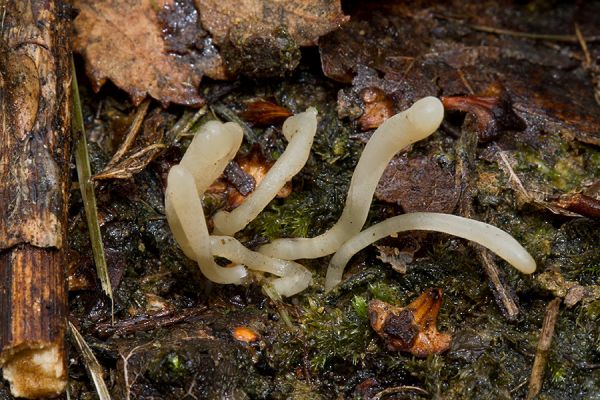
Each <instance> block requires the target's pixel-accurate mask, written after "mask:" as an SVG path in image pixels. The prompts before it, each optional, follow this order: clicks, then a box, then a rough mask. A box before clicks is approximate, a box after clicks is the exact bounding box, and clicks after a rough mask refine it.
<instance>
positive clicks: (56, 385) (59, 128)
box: [0, 0, 71, 398]
mask: <svg viewBox="0 0 600 400" xmlns="http://www.w3.org/2000/svg"><path fill="white" fill-rule="evenodd" d="M68 22H69V21H68V16H67V9H66V5H64V4H63V3H62V2H61V1H59V0H57V1H53V0H30V1H21V0H0V312H1V315H0V348H1V353H0V362H1V363H2V367H3V374H4V378H5V379H7V380H9V381H10V384H11V391H12V393H13V395H15V396H20V397H27V398H37V397H48V396H53V395H57V394H59V393H61V392H62V390H63V389H64V386H65V384H66V368H65V357H64V341H63V340H64V332H65V322H66V318H65V311H66V306H65V304H66V290H65V279H64V266H65V264H66V263H65V262H64V251H63V246H64V243H65V228H66V209H67V195H68V183H69V179H68V176H69V153H70V151H69V150H70V110H71V95H70V93H71V92H70V85H71V68H70V60H69V55H70V52H69V50H70V49H69V45H68V39H67V38H68V35H67V27H68Z"/></svg>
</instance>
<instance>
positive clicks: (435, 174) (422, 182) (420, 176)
mask: <svg viewBox="0 0 600 400" xmlns="http://www.w3.org/2000/svg"><path fill="white" fill-rule="evenodd" d="M459 194H460V193H459V190H458V189H457V188H456V186H455V184H454V177H453V176H452V174H450V173H449V172H447V171H445V170H444V169H442V168H441V167H440V166H439V165H438V163H437V162H436V161H435V160H432V159H430V158H428V157H415V158H411V159H407V158H406V157H405V156H399V157H395V158H393V159H392V161H390V163H389V165H388V166H387V168H386V169H385V171H384V172H383V175H382V177H381V179H380V181H379V184H378V185H377V189H376V190H375V197H376V198H377V199H378V200H383V201H387V202H389V203H396V204H399V205H400V206H402V209H403V210H404V212H407V213H409V212H418V211H429V212H442V213H451V212H452V211H453V210H454V208H455V207H456V203H457V201H458V197H459Z"/></svg>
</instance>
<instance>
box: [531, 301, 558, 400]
mask: <svg viewBox="0 0 600 400" xmlns="http://www.w3.org/2000/svg"><path fill="white" fill-rule="evenodd" d="M560 301H561V299H560V298H559V297H557V298H555V299H554V300H552V301H551V302H550V303H548V306H547V307H546V315H545V316H544V322H543V323H542V330H541V331H540V339H539V341H538V345H537V349H536V351H535V360H534V361H533V367H532V368H531V377H530V378H529V391H528V393H527V400H531V399H533V398H534V397H536V396H537V395H538V394H539V393H540V390H541V389H542V383H543V381H544V369H545V368H546V361H547V358H548V351H549V350H550V345H551V344H552V337H553V336H554V326H555V325H556V320H557V319H558V311H559V309H560Z"/></svg>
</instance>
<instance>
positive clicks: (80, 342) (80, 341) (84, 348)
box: [69, 321, 110, 400]
mask: <svg viewBox="0 0 600 400" xmlns="http://www.w3.org/2000/svg"><path fill="white" fill-rule="evenodd" d="M69 332H71V336H73V339H74V341H75V345H76V347H77V349H78V350H79V352H80V353H81V358H82V359H83V365H85V369H86V370H87V372H88V374H89V375H90V378H91V379H92V382H94V387H95V388H96V393H97V394H98V398H99V399H100V400H110V394H109V392H108V388H107V387H106V383H104V378H103V377H102V375H103V373H104V370H103V369H102V366H101V365H100V363H99V362H98V360H97V359H96V356H95V355H94V353H93V352H92V349H90V346H88V344H87V343H86V341H85V339H84V338H83V336H82V335H81V333H79V331H78V330H77V328H75V326H74V325H73V324H72V323H71V321H69Z"/></svg>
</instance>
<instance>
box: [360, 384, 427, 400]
mask: <svg viewBox="0 0 600 400" xmlns="http://www.w3.org/2000/svg"><path fill="white" fill-rule="evenodd" d="M402 392H417V393H419V394H423V395H425V396H428V395H429V392H427V391H426V390H425V389H422V388H420V387H418V386H396V387H392V388H387V389H384V390H382V391H381V392H379V393H377V394H376V395H375V396H373V397H372V398H371V399H372V400H381V399H383V398H384V397H385V396H389V395H391V394H396V393H402Z"/></svg>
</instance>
